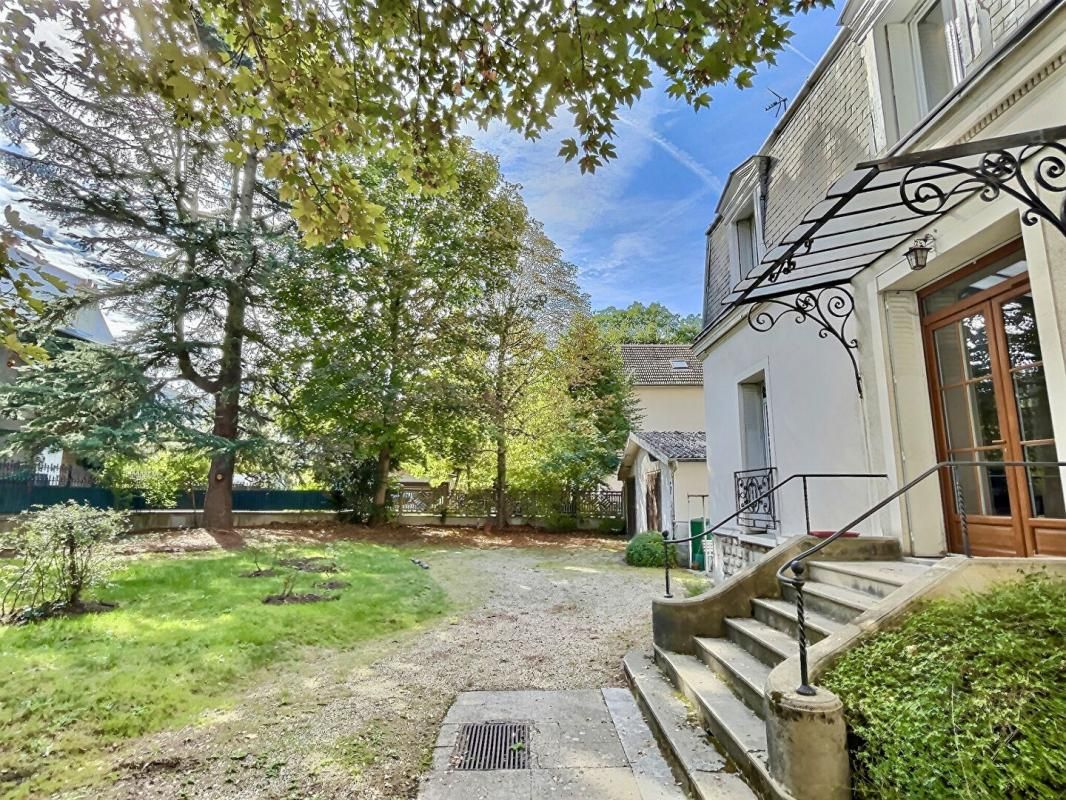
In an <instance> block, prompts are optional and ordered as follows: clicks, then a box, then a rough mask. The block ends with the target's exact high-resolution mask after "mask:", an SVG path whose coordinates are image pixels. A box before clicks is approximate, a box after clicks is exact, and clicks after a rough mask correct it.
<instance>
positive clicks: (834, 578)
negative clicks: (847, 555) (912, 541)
mask: <svg viewBox="0 0 1066 800" xmlns="http://www.w3.org/2000/svg"><path fill="white" fill-rule="evenodd" d="M926 569H928V567H925V566H922V565H921V564H908V563H907V562H905V561H811V562H810V571H809V578H810V580H812V581H818V582H819V583H828V584H831V585H833V586H842V587H843V588H845V589H853V590H855V591H857V592H864V593H866V594H869V595H873V596H874V597H887V596H888V595H890V594H892V592H894V591H896V589H898V588H899V587H900V586H903V585H904V584H906V583H909V582H910V581H912V580H914V579H915V578H917V577H919V576H920V575H922V574H923V573H924V572H925V571H926Z"/></svg>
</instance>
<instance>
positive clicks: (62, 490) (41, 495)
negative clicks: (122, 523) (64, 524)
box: [0, 483, 115, 514]
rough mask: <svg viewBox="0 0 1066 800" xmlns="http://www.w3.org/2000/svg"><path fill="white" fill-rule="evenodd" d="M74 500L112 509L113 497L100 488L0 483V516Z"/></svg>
mask: <svg viewBox="0 0 1066 800" xmlns="http://www.w3.org/2000/svg"><path fill="white" fill-rule="evenodd" d="M68 500H74V501H76V502H78V503H88V504H89V505H91V506H93V507H94V508H112V507H113V506H114V504H115V497H114V495H113V494H112V493H111V490H110V489H104V488H103V487H101V486H40V485H35V484H31V483H0V514H17V513H19V512H20V511H25V510H26V509H28V508H31V507H32V506H54V505H57V504H59V503H65V502H67V501H68Z"/></svg>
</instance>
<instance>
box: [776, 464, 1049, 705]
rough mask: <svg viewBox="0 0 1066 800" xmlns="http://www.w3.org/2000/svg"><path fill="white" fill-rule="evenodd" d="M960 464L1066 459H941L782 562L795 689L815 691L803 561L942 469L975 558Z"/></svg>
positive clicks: (964, 546)
mask: <svg viewBox="0 0 1066 800" xmlns="http://www.w3.org/2000/svg"><path fill="white" fill-rule="evenodd" d="M959 467H979V468H986V469H987V468H993V467H1005V468H1011V469H1015V468H1018V467H1022V468H1025V469H1031V468H1033V467H1059V468H1062V467H1066V461H939V462H937V463H936V464H934V465H933V466H931V467H929V469H927V470H925V472H923V473H922V474H921V475H919V476H918V477H916V478H913V479H912V480H910V481H908V482H907V483H905V484H904V485H903V486H901V487H900V488H899V489H897V490H896V491H894V492H892V493H891V494H890V495H888V496H887V497H885V498H884V499H882V500H880V501H879V502H877V503H876V504H874V505H873V506H871V507H870V508H868V509H867V510H866V511H864V512H863V513H862V514H860V515H859V516H858V517H856V518H855V519H853V520H852V521H851V522H849V523H848V524H847V525H845V526H844V527H843V528H841V529H840V530H838V531H835V532H834V533H833V534H832V535H830V536H827V537H826V538H825V539H822V540H821V541H819V542H817V543H816V544H814V545H812V546H811V547H809V548H807V549H806V550H804V551H803V552H802V553H800V554H799V555H798V556H796V557H795V558H793V559H791V560H790V561H789V562H788V563H787V564H785V565H783V566H782V567H781V568H780V569H778V570H777V579H778V580H779V581H781V582H782V583H786V584H788V585H789V586H791V587H792V588H793V589H795V592H796V639H797V642H798V644H799V658H800V664H799V666H800V685H799V687H798V688H797V689H796V692H797V693H798V694H802V695H806V696H808V697H810V696H812V695H814V694H816V691H815V688H814V687H813V686H811V685H810V680H809V677H808V674H807V625H806V619H805V614H804V607H803V603H804V601H803V586H804V584H805V583H806V582H807V581H806V579H805V578H804V577H803V573H804V572H805V571H806V567H805V566H804V564H803V562H804V561H806V560H807V559H808V558H810V557H811V556H813V555H814V554H815V553H817V552H819V551H821V550H824V549H825V548H826V547H828V546H829V545H831V544H832V543H833V542H835V541H836V540H837V539H839V538H840V537H841V536H844V535H845V534H846V533H848V531H850V530H851V529H852V528H854V527H855V526H856V525H859V524H860V523H862V522H865V521H866V520H868V519H869V518H870V517H872V516H873V515H874V514H876V513H877V512H878V511H880V510H881V509H882V508H884V507H885V506H887V505H888V504H889V503H891V502H893V501H895V500H898V499H899V498H900V497H902V496H903V495H905V494H906V493H907V492H909V491H910V490H911V489H913V488H914V487H915V486H917V485H918V484H920V483H922V482H923V481H925V480H926V479H927V478H928V477H929V476H930V475H934V474H939V473H940V472H941V470H943V469H950V470H951V483H952V489H953V494H954V502H955V513H957V514H958V515H959V532H960V533H961V535H962V549H963V553H964V554H965V555H966V557H967V558H972V557H973V554H972V552H971V550H970V528H969V521H968V519H967V514H966V505H965V503H964V501H963V496H962V484H961V483H959ZM786 570H791V572H792V575H793V576H794V577H789V576H788V575H786V574H785V572H786Z"/></svg>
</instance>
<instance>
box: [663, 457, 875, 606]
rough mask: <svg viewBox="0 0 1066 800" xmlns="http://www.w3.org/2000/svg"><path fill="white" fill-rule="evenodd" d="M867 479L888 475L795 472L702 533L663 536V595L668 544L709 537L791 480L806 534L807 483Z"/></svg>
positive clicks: (808, 520)
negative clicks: (799, 493)
mask: <svg viewBox="0 0 1066 800" xmlns="http://www.w3.org/2000/svg"><path fill="white" fill-rule="evenodd" d="M855 478H858V479H869V478H879V479H887V478H888V475H886V474H884V473H868V472H796V473H793V474H792V475H789V476H788V477H787V478H785V479H783V480H781V481H779V482H778V483H776V484H774V485H773V486H771V487H770V488H769V489H767V490H766V491H765V492H762V493H761V494H760V495H758V496H757V497H754V498H752V499H750V500H748V501H747V502H746V503H744V504H743V505H741V506H739V507H738V508H737V510H736V511H734V512H733V513H732V514H730V515H729V516H728V517H726V518H725V519H723V520H722V521H721V522H718V523H716V524H715V525H713V526H711V527H710V528H707V529H706V530H705V531H704V532H703V533H698V534H695V535H694V536H688V537H686V538H684V539H669V538H667V537H666V536H664V537H663V568H664V570H665V580H666V594H665V597H667V598H670V597H673V595H672V594H671V593H670V545H679V544H684V543H685V542H692V541H695V540H696V539H702V538H703V537H709V536H712V535H713V534H714V532H715V531H717V530H719V529H720V528H721V527H722V526H723V525H726V524H728V523H730V522H732V521H733V520H736V519H739V518H740V516H741V515H742V514H744V513H745V512H746V511H750V510H751V509H753V508H756V507H758V506H759V504H760V503H763V502H764V501H766V500H767V498H770V497H773V496H774V495H775V494H776V493H777V492H779V491H780V490H781V489H783V488H784V487H785V486H786V485H788V484H790V483H792V482H793V481H800V482H801V483H802V485H803V516H804V520H805V522H806V525H807V534H808V535H810V532H811V507H810V496H809V483H810V481H812V480H826V479H855Z"/></svg>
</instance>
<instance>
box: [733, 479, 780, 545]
mask: <svg viewBox="0 0 1066 800" xmlns="http://www.w3.org/2000/svg"><path fill="white" fill-rule="evenodd" d="M776 481H777V469H776V468H774V467H757V468H755V469H742V470H738V471H737V472H734V473H733V493H734V495H735V497H736V507H737V508H742V507H746V506H747V505H748V503H749V502H750V501H751V500H752V498H755V497H759V496H761V497H762V498H763V499H762V500H761V501H759V502H758V503H756V504H755V506H754V507H752V508H749V509H748V510H747V511H745V512H744V513H742V514H740V515H739V516H738V517H737V521H738V522H740V524H741V525H744V526H745V527H748V528H759V529H762V530H775V529H776V528H777V505H776V504H775V503H774V493H773V492H769V493H768V494H764V493H765V492H767V491H768V490H769V489H770V488H771V487H772V486H773V485H774V483H775V482H776Z"/></svg>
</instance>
